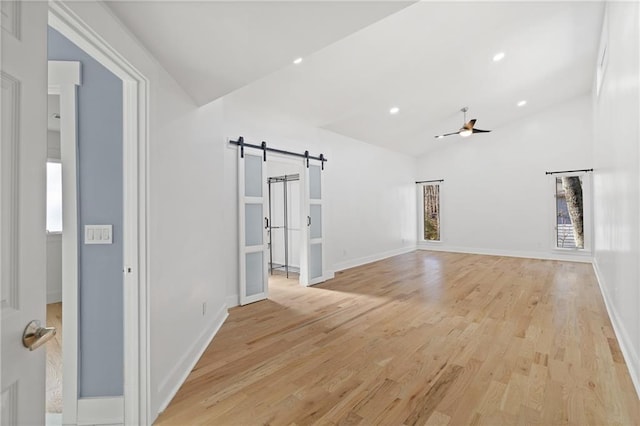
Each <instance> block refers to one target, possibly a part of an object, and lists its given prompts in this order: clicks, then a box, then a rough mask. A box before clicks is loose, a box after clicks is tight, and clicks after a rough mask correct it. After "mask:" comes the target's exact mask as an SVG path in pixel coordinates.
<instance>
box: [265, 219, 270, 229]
mask: <svg viewBox="0 0 640 426" xmlns="http://www.w3.org/2000/svg"><path fill="white" fill-rule="evenodd" d="M264 229H269V218H268V217H265V218H264Z"/></svg>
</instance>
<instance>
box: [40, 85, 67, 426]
mask: <svg viewBox="0 0 640 426" xmlns="http://www.w3.org/2000/svg"><path fill="white" fill-rule="evenodd" d="M60 117H61V115H60V95H59V94H54V93H50V94H48V96H47V164H46V167H47V188H46V194H47V195H46V209H47V217H46V233H47V269H46V283H47V284H46V285H47V317H46V318H47V320H46V321H47V327H54V328H55V329H56V335H55V337H53V338H52V339H51V340H49V342H47V344H46V346H45V350H46V353H47V354H46V359H47V363H46V365H47V366H46V381H45V383H46V424H47V425H59V424H62V410H63V359H64V357H63V352H62V351H63V345H62V281H63V271H62V265H63V262H62V257H63V252H62V231H63V223H62V217H63V207H62V204H63V196H62V192H63V187H62V161H61V151H62V147H61V136H60V130H61V128H60Z"/></svg>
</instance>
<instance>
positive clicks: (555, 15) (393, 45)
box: [110, 1, 603, 155]
mask: <svg viewBox="0 0 640 426" xmlns="http://www.w3.org/2000/svg"><path fill="white" fill-rule="evenodd" d="M110 7H111V8H112V9H113V10H114V12H115V13H116V14H117V15H118V16H119V17H120V19H121V20H122V21H123V22H124V23H125V24H126V25H127V26H128V27H129V28H130V29H131V30H132V31H133V32H134V33H135V34H136V35H137V36H138V37H139V38H140V39H141V40H142V42H143V43H144V44H145V45H146V46H147V48H148V49H149V50H150V51H151V52H152V53H153V54H154V55H155V56H156V57H157V59H158V60H159V61H160V62H161V63H162V64H163V66H164V67H165V68H166V69H167V70H168V71H169V72H170V73H171V74H172V75H173V76H174V78H175V79H176V80H177V81H178V82H179V84H181V85H182V86H183V88H184V89H185V91H187V93H189V94H190V95H191V96H192V97H193V98H194V99H195V101H196V102H197V103H199V104H204V103H207V102H210V101H212V100H214V99H216V98H218V97H221V96H227V98H228V99H229V100H230V101H232V102H233V104H234V105H238V106H242V105H246V106H251V108H252V109H256V108H258V109H260V108H263V109H266V110H269V111H272V112H275V113H281V114H285V115H287V116H290V117H293V118H295V119H297V120H300V121H301V122H304V123H307V124H309V125H312V126H317V127H322V128H325V129H328V130H331V131H333V132H336V133H339V134H343V135H346V136H349V137H352V138H355V139H359V140H362V141H365V142H368V143H372V144H376V145H380V146H383V147H387V148H390V149H393V150H396V151H400V152H405V153H408V154H414V155H415V154H421V153H424V152H425V151H427V150H429V149H432V148H434V147H437V146H438V144H442V143H448V142H447V141H448V139H442V140H435V139H434V137H433V136H434V135H436V134H440V133H444V132H449V131H455V130H457V129H458V128H459V127H460V125H461V124H462V114H461V113H460V112H459V109H460V108H461V107H463V106H469V107H470V113H469V115H468V118H477V119H478V122H477V127H479V128H483V129H486V128H488V129H494V131H499V129H500V126H501V125H503V124H506V123H508V122H510V121H512V120H515V119H518V118H522V117H524V116H526V115H527V114H531V113H534V112H537V111H540V110H543V109H545V108H548V107H549V106H552V105H554V104H556V103H559V102H562V101H565V100H568V99H570V98H573V97H575V96H578V95H580V94H585V93H588V92H589V91H590V90H591V87H592V85H593V77H594V73H595V63H596V54H597V48H598V40H599V33H600V27H601V23H602V14H603V3H601V2H482V1H478V2H420V3H413V4H412V3H410V2H395V1H377V2H376V1H374V2H366V1H364V2H358V1H356V2H340V1H299V2H272V1H262V2H184V1H183V2H113V3H110ZM498 52H504V53H505V56H504V59H502V60H501V61H499V62H494V61H493V59H492V58H493V56H494V55H495V54H496V53H498ZM297 57H302V58H303V61H302V62H301V63H300V64H297V65H296V64H293V63H292V61H293V59H295V58H297ZM521 100H526V101H527V105H526V106H523V107H518V106H516V104H517V102H519V101H521ZM394 106H395V107H398V108H399V110H400V111H399V113H397V114H395V115H391V114H389V109H390V108H391V107H394ZM474 137H475V136H474ZM478 137H485V135H479V136H478Z"/></svg>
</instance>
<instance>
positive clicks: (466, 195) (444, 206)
mask: <svg viewBox="0 0 640 426" xmlns="http://www.w3.org/2000/svg"><path fill="white" fill-rule="evenodd" d="M514 108H515V106H514ZM591 115H592V110H591V100H590V97H589V96H588V95H584V96H581V97H579V98H576V99H573V100H570V101H568V102H565V103H562V104H559V105H556V106H554V107H552V108H549V109H548V110H545V111H543V112H540V113H537V114H533V115H530V116H527V117H525V118H524V119H522V120H520V121H517V122H512V123H510V124H508V125H506V126H501V127H496V128H494V129H493V132H492V133H487V134H480V135H474V136H472V137H469V138H466V139H463V138H460V137H457V136H451V137H449V138H445V139H442V141H437V142H436V143H438V144H439V145H440V146H439V147H438V148H435V149H434V150H433V151H432V152H430V153H428V154H426V155H425V156H423V157H422V158H421V159H420V160H419V162H418V172H417V175H418V180H428V179H444V183H443V184H442V185H441V189H440V191H441V238H442V241H441V242H439V243H431V242H428V243H422V244H421V246H422V247H427V248H429V249H439V250H450V251H461V252H469V253H485V254H498V255H512V256H524V257H535V258H556V259H562V258H565V259H571V258H573V257H574V256H575V257H576V258H577V259H583V260H586V261H589V259H590V258H589V257H588V256H579V255H577V254H576V255H574V254H573V253H574V252H570V253H566V252H558V251H555V250H553V247H554V240H553V226H554V214H555V213H554V198H553V184H552V180H553V179H552V178H550V177H548V176H545V171H556V170H573V169H585V168H591V167H592V162H593V161H592V137H593V135H592V129H591V126H589V123H590V120H591Z"/></svg>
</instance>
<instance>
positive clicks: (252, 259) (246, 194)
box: [238, 147, 269, 305]
mask: <svg viewBox="0 0 640 426" xmlns="http://www.w3.org/2000/svg"><path fill="white" fill-rule="evenodd" d="M238 200H239V203H240V205H239V208H238V211H239V218H238V220H239V224H238V225H239V226H238V228H239V230H240V233H239V234H240V235H239V247H240V304H241V305H246V304H248V303H253V302H257V301H258V300H264V299H266V298H267V297H268V294H269V288H268V284H269V279H268V275H267V274H268V270H267V267H268V256H269V253H268V244H267V228H268V222H267V221H268V219H267V212H268V208H269V206H268V197H267V167H266V163H265V162H264V161H263V156H262V153H249V152H247V151H246V150H245V151H244V153H243V148H242V147H238Z"/></svg>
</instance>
